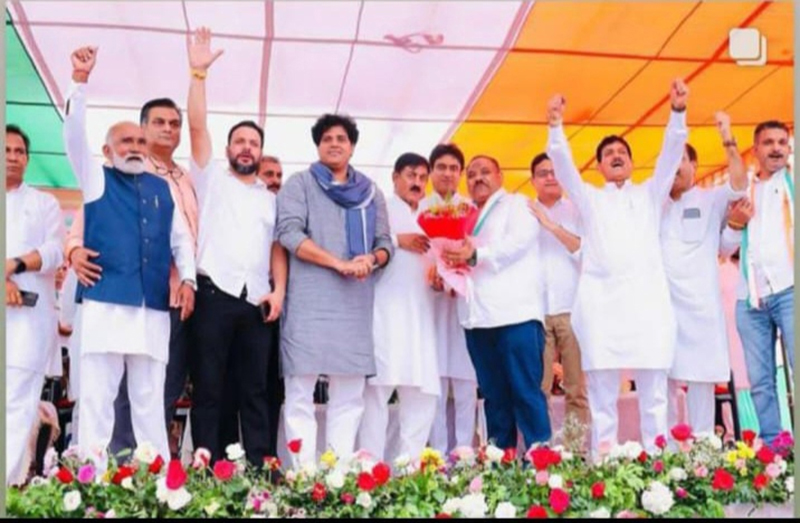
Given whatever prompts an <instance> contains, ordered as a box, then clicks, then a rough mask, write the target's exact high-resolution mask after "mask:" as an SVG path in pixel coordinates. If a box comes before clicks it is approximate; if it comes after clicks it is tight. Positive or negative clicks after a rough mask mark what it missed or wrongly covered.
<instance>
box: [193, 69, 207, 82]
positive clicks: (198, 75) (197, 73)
mask: <svg viewBox="0 0 800 523" xmlns="http://www.w3.org/2000/svg"><path fill="white" fill-rule="evenodd" d="M192 76H194V77H195V78H197V79H198V80H205V79H206V76H208V72H207V71H201V70H200V69H192Z"/></svg>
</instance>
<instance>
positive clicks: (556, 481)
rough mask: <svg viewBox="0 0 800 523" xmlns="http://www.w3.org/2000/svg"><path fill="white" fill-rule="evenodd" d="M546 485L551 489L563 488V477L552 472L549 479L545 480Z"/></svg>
mask: <svg viewBox="0 0 800 523" xmlns="http://www.w3.org/2000/svg"><path fill="white" fill-rule="evenodd" d="M547 486H548V487H550V488H551V489H557V488H564V478H562V477H561V476H559V475H558V474H553V475H552V476H550V479H548V480H547Z"/></svg>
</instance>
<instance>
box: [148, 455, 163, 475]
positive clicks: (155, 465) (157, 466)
mask: <svg viewBox="0 0 800 523" xmlns="http://www.w3.org/2000/svg"><path fill="white" fill-rule="evenodd" d="M163 466H164V458H162V457H161V456H156V459H154V460H153V462H152V463H151V464H150V466H149V467H148V468H147V470H149V471H150V474H158V473H159V472H161V467H163Z"/></svg>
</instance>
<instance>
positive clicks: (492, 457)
mask: <svg viewBox="0 0 800 523" xmlns="http://www.w3.org/2000/svg"><path fill="white" fill-rule="evenodd" d="M503 456H505V452H503V451H502V450H500V449H499V448H497V447H495V446H494V445H489V446H488V447H486V457H487V458H488V459H489V461H491V462H493V463H499V462H500V461H502V459H503Z"/></svg>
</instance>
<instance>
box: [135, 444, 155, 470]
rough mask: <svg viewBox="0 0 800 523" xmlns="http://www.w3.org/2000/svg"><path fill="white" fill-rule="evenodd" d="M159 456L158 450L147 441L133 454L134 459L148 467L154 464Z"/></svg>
mask: <svg viewBox="0 0 800 523" xmlns="http://www.w3.org/2000/svg"><path fill="white" fill-rule="evenodd" d="M157 456H158V450H157V449H156V447H155V446H154V445H153V444H152V443H149V442H147V441H145V442H144V443H142V444H141V445H139V446H138V447H136V450H135V451H134V452H133V459H135V460H136V461H139V462H141V463H146V464H148V465H150V464H151V463H152V462H154V461H155V460H156V457H157Z"/></svg>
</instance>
